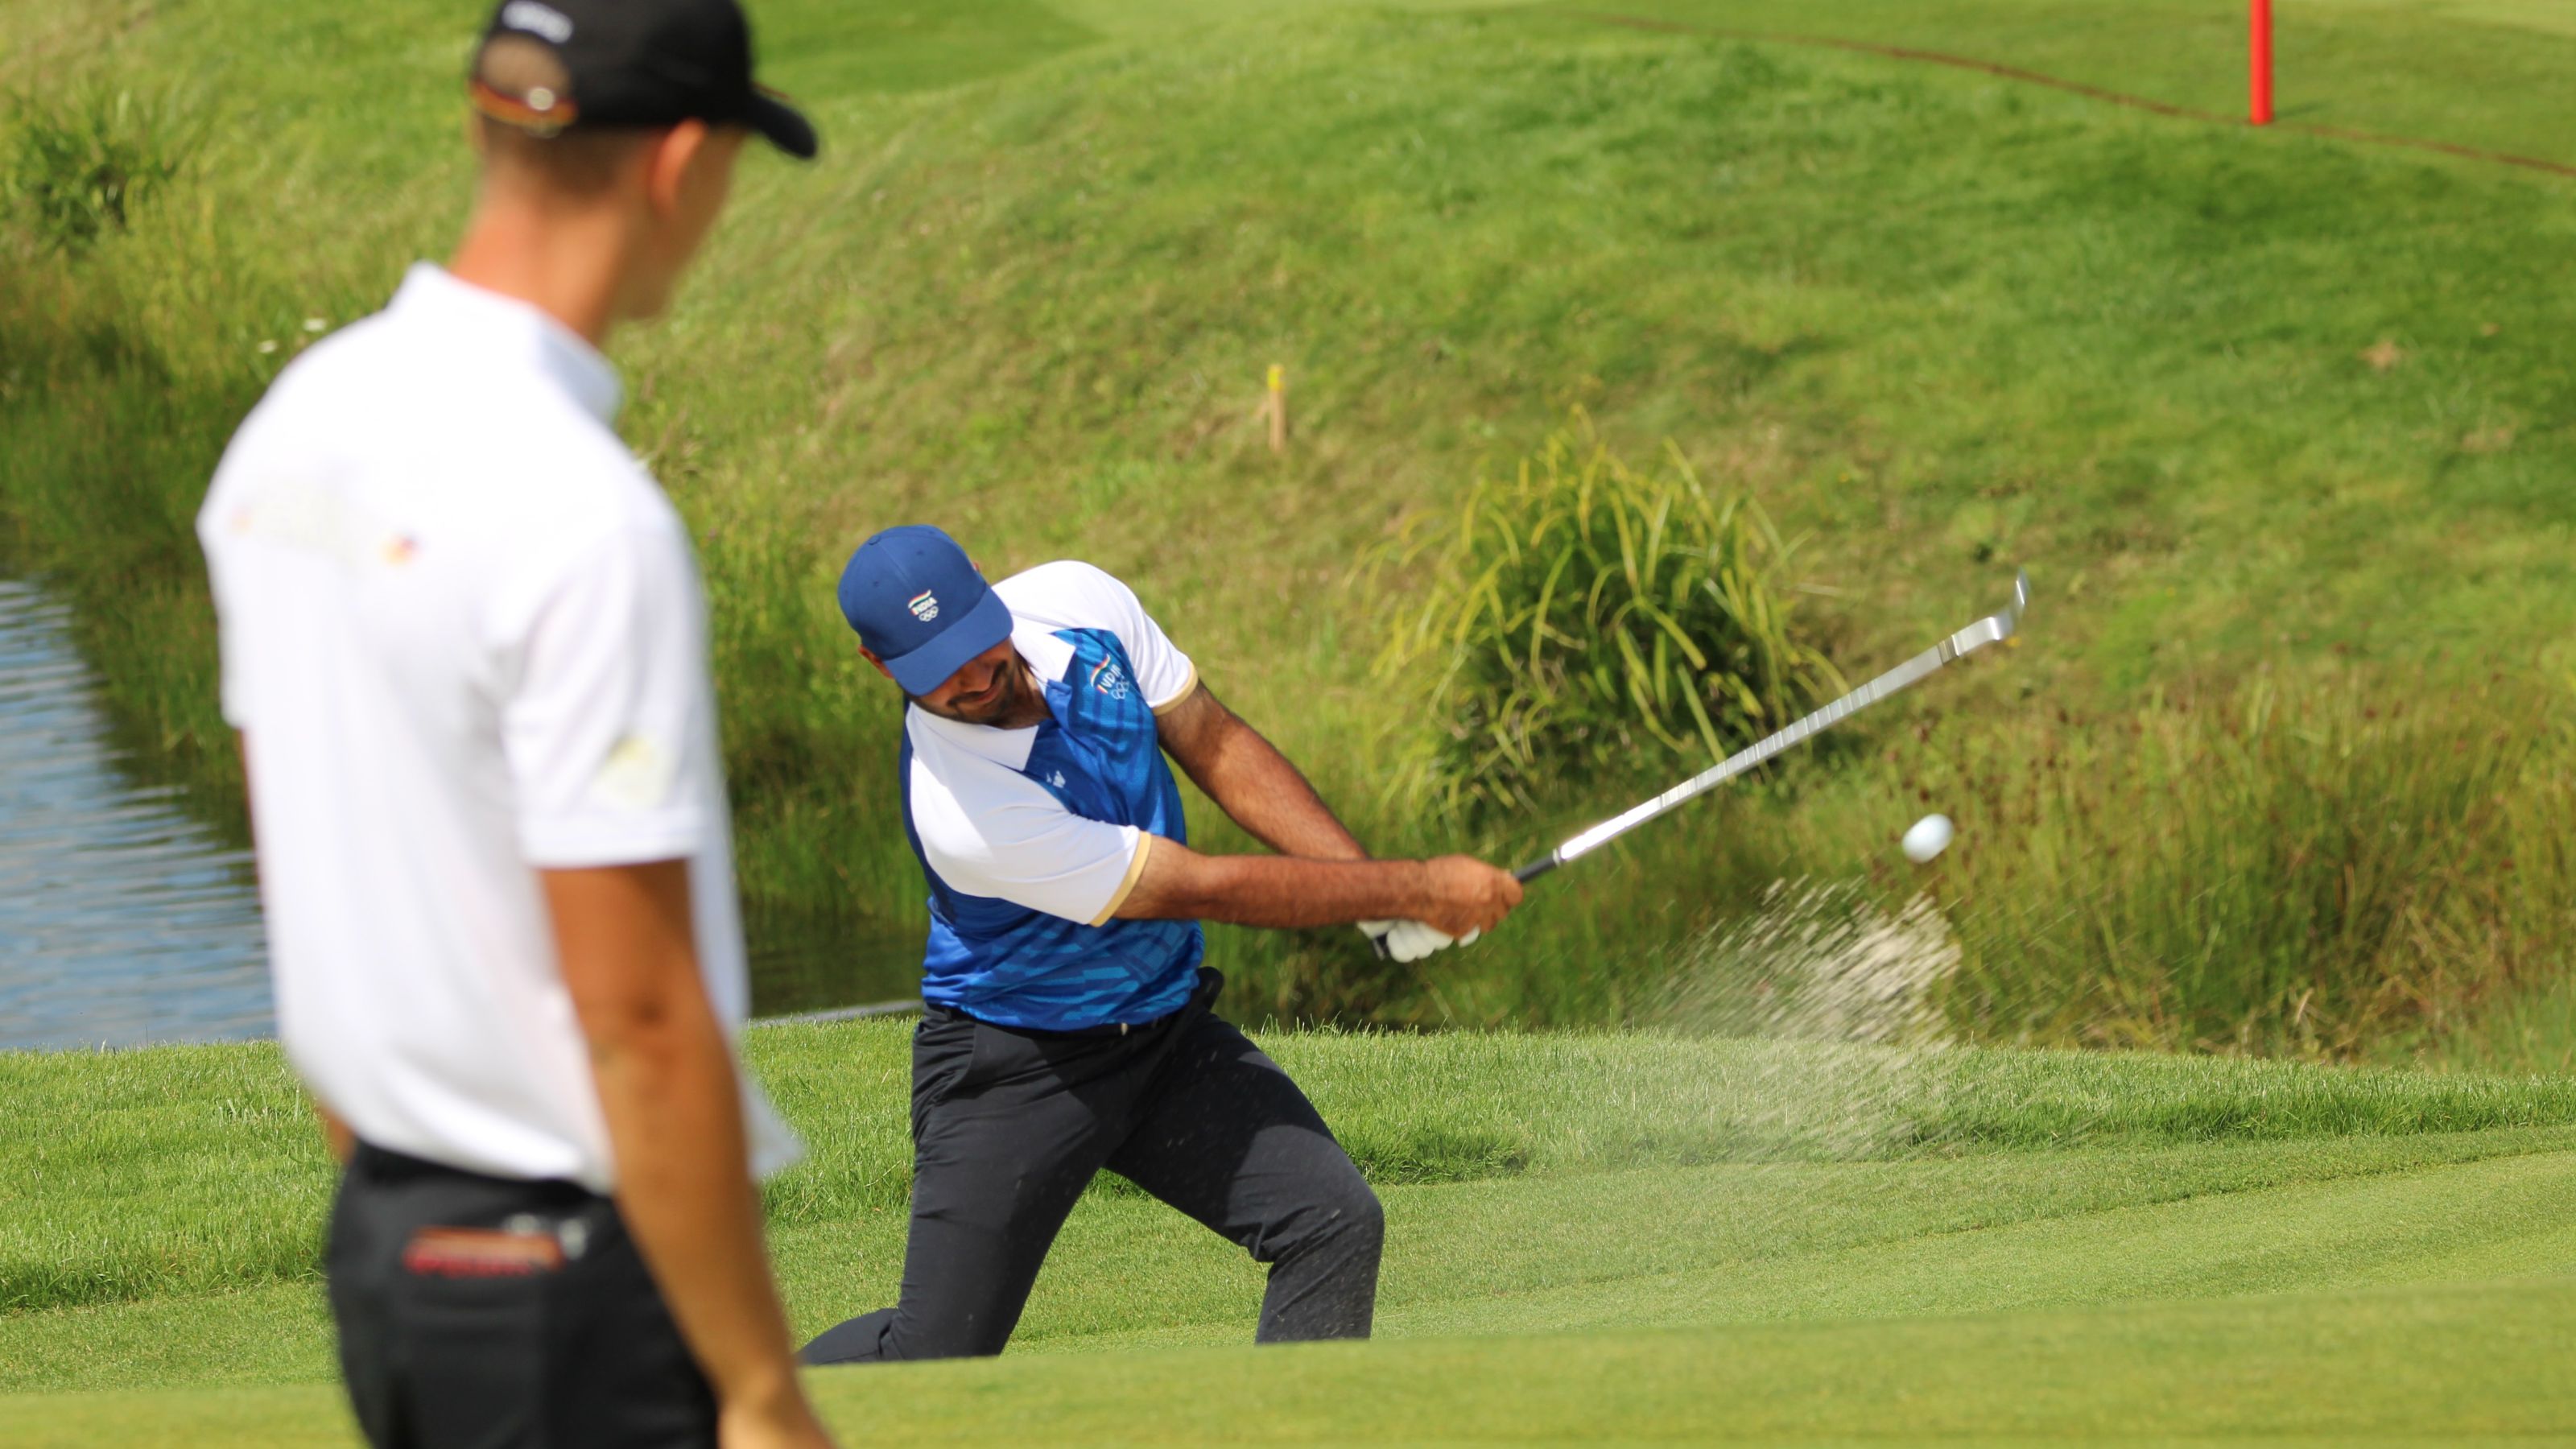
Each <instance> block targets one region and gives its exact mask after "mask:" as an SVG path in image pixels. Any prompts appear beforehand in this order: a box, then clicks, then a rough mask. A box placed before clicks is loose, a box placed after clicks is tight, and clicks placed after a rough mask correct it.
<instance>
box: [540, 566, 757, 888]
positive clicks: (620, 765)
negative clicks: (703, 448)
mask: <svg viewBox="0 0 2576 1449" xmlns="http://www.w3.org/2000/svg"><path fill="white" fill-rule="evenodd" d="M714 715H715V697H714V690H713V688H712V686H711V685H710V684H709V682H708V679H707V659H706V608H705V603H704V601H703V599H702V597H701V595H700V593H699V589H698V578H697V569H696V566H695V565H694V564H693V563H692V562H691V561H690V558H689V551H688V544H687V542H686V541H685V540H684V539H683V538H682V537H681V536H680V534H679V532H678V530H677V528H676V527H675V526H667V525H663V524H659V523H634V524H629V525H627V526H625V527H622V528H619V529H616V530H615V531H613V532H611V533H609V534H607V535H606V536H604V537H603V538H601V539H600V540H598V541H597V542H596V543H594V544H592V545H591V546H590V547H588V548H587V549H585V550H583V551H582V552H580V553H579V554H577V555H575V556H574V557H573V558H572V559H571V561H570V562H569V563H568V564H567V565H566V566H565V567H564V568H563V570H562V572H561V573H560V574H559V576H558V577H557V578H556V579H555V580H554V583H553V587H552V588H551V589H550V590H549V591H548V592H547V593H546V594H545V595H544V597H543V600H542V602H540V603H539V605H538V606H537V609H536V612H535V614H534V615H533V616H532V618H531V619H530V622H529V623H528V625H527V628H526V633H525V635H524V638H523V640H522V643H521V646H520V650H519V668H518V670H517V677H516V679H515V680H514V681H513V682H512V684H511V686H510V695H509V697H508V699H507V700H506V701H505V702H504V704H503V707H502V721H501V729H502V746H503V749H504V750H505V751H506V752H507V754H508V756H509V762H510V775H511V780H512V783H513V785H514V786H515V788H516V801H515V804H516V811H517V816H518V827H519V843H520V848H521V849H522V850H523V851H525V852H526V855H527V858H528V861H529V863H530V864H532V865H535V866H537V867H539V868H541V869H549V868H550V869H579V868H582V867H585V866H603V865H635V864H640V863H643V862H646V861H655V860H674V859H678V858H680V857H682V856H687V855H693V854H695V853H696V852H698V851H699V850H701V849H703V848H705V847H706V846H707V845H708V844H709V843H711V840H712V839H713V837H714V835H715V833H716V832H717V831H719V830H721V829H722V828H723V822H722V821H720V820H715V819H711V818H709V811H710V804H709V802H707V801H705V800H703V799H701V798H699V795H700V792H698V791H696V790H694V789H692V788H690V782H691V781H692V780H694V779H697V778H701V775H700V772H701V771H703V770H705V769H706V768H708V767H709V765H710V763H711V762H710V761H709V760H707V759H704V758H702V756H707V755H711V754H712V753H713V752H714V751H715V749H716V728H715V718H714Z"/></svg>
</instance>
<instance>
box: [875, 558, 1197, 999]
mask: <svg viewBox="0 0 2576 1449" xmlns="http://www.w3.org/2000/svg"><path fill="white" fill-rule="evenodd" d="M993 591H994V592H995V593H997V594H999V595H1001V597H1002V599H1003V602H1005V603H1007V604H1009V605H1010V607H1011V614H1012V617H1013V619H1014V621H1015V626H1014V628H1013V630H1012V634H1011V638H1012V642H1013V643H1014V644H1015V645H1017V646H1018V648H1019V651H1020V655H1021V657H1022V658H1024V659H1026V660H1027V661H1028V662H1029V665H1030V667H1031V668H1032V669H1033V670H1035V672H1036V673H1037V676H1038V678H1039V679H1041V680H1043V681H1044V682H1045V686H1046V702H1047V718H1046V719H1045V720H1044V721H1043V722H1042V723H1040V724H1038V725H1037V726H1035V727H1034V728H1030V729H1021V730H999V729H992V728H988V727H986V726H981V725H968V724H960V723H958V722H956V721H954V720H946V719H941V718H939V717H938V716H936V715H932V714H928V713H926V712H924V711H922V710H919V709H912V710H907V711H906V712H905V716H904V740H903V751H902V768H903V797H904V831H905V834H906V836H907V837H908V838H909V839H910V840H911V842H912V847H913V851H914V854H915V855H917V856H918V857H919V858H920V860H921V866H922V874H923V876H924V877H925V878H926V879H927V880H928V882H929V885H930V942H929V946H928V949H927V950H926V952H925V953H924V958H923V963H922V998H923V999H924V1000H926V1001H931V1002H936V1003H939V1004H941V1005H944V1006H951V1007H955V1008H956V1009H958V1010H960V1011H963V1012H965V1013H967V1014H968V1015H970V1016H974V1017H976V1018H978V1019H980V1020H983V1021H989V1022H993V1023H995V1024H997V1025H1002V1026H1015V1027H1027V1028H1032V1029H1036V1030H1041V1031H1071V1030H1077V1029H1080V1028H1085V1027H1093V1026H1100V1025H1104V1024H1107V1023H1111V1022H1131V1023H1133V1022H1145V1021H1151V1020H1153V1019H1155V1018H1157V1017H1160V1016H1164V1015H1168V1014H1169V1013H1171V1012H1173V1011H1177V1010H1179V1009H1180V1007H1181V1006H1182V1005H1183V1004H1184V1003H1186V1002H1187V1001H1188V999H1189V995H1190V992H1191V990H1192V988H1193V986H1194V985H1195V983H1196V981H1197V976H1198V965H1199V958H1200V957H1201V955H1202V954H1203V953H1204V950H1205V942H1204V938H1203V936H1202V934H1201V932H1200V929H1199V926H1198V923H1197V922H1195V921H1126V920H1118V919H1116V918H1115V913H1116V911H1117V909H1118V907H1119V906H1120V905H1121V904H1122V903H1124V901H1125V900H1126V897H1127V893H1128V891H1130V890H1131V889H1133V888H1134V886H1135V883H1136V878H1137V876H1138V875H1139V874H1141V873H1142V872H1143V870H1144V864H1145V859H1146V856H1147V854H1148V853H1149V852H1150V851H1151V850H1152V848H1153V845H1152V842H1153V840H1154V839H1155V838H1156V837H1160V838H1162V839H1166V840H1171V841H1175V842H1181V843H1186V842H1187V840H1188V838H1189V827H1188V823H1187V821H1185V820H1184V819H1183V818H1182V814H1181V793H1180V787H1179V786H1178V784H1177V783H1175V782H1174V780H1173V778H1172V771H1171V766H1170V765H1169V764H1168V763H1166V762H1165V760H1164V759H1163V751H1162V746H1161V744H1160V742H1159V739H1158V736H1157V735H1156V732H1155V722H1154V716H1155V713H1156V711H1157V710H1158V709H1168V708H1170V707H1171V706H1172V705H1175V704H1178V703H1180V702H1181V701H1182V700H1183V699H1185V698H1187V697H1188V696H1189V694H1190V692H1191V690H1193V689H1194V688H1196V687H1197V676H1196V673H1195V672H1194V671H1193V669H1192V668H1191V665H1190V661H1189V659H1188V658H1187V657H1186V656H1184V655H1183V654H1182V653H1181V652H1180V651H1179V650H1178V649H1175V648H1174V647H1172V643H1171V641H1170V640H1169V639H1167V638H1165V637H1164V635H1163V631H1162V629H1161V628H1160V627H1159V626H1157V625H1156V624H1155V623H1154V621H1153V620H1152V619H1151V618H1150V617H1148V616H1147V615H1146V613H1145V611H1144V608H1143V606H1142V605H1140V604H1139V603H1138V602H1137V601H1136V596H1135V594H1134V593H1132V592H1130V591H1129V590H1128V588H1127V586H1126V585H1124V584H1122V583H1120V582H1118V581H1117V580H1116V579H1114V578H1111V577H1110V576H1109V575H1107V574H1105V573H1102V572H1101V571H1100V570H1098V569H1096V568H1093V567H1091V566H1090V565H1088V564H1081V563H1054V564H1046V565H1043V566H1041V567H1039V568H1035V569H1031V570H1029V571H1028V572H1026V573H1023V574H1018V575H1015V576H1013V577H1011V578H1008V579H1004V580H1003V581H1002V582H1000V583H999V584H996V585H994V589H993Z"/></svg>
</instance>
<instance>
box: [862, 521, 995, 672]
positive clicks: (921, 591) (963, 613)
mask: <svg viewBox="0 0 2576 1449" xmlns="http://www.w3.org/2000/svg"><path fill="white" fill-rule="evenodd" d="M841 617H842V618H844V619H847V620H849V621H850V627H851V628H853V629H856V630H857V631H858V632H859V643H860V645H861V646H862V647H864V648H865V649H866V650H867V651H868V652H869V653H870V654H873V655H875V656H876V657H877V658H879V659H882V660H884V661H885V667H886V672H887V673H889V674H892V675H893V676H894V682H895V683H897V684H899V685H901V686H903V692H904V693H906V694H928V693H930V692H931V691H932V690H934V689H937V688H938V687H939V686H941V685H943V684H945V683H947V682H948V676H950V675H952V674H955V673H956V672H957V671H958V670H960V669H963V668H964V667H966V661H967V660H970V659H972V658H974V657H975V656H976V655H978V654H981V653H983V652H984V651H985V650H987V649H990V648H992V647H993V646H994V645H996V644H999V643H1001V642H1002V641H1003V640H1005V639H1008V638H1010V637H1011V606H1010V605H1008V604H1005V603H1003V602H1002V596H1001V595H999V594H996V593H994V592H993V590H992V588H991V587H990V586H989V585H987V584H986V583H985V582H984V576H983V575H982V574H980V573H977V572H976V571H975V565H974V563H973V562H972V561H971V560H969V559H968V558H967V557H966V550H964V549H962V548H959V547H958V546H957V540H955V539H953V538H950V537H949V536H948V535H947V534H945V533H942V532H940V531H939V530H938V529H935V528H932V527H931V526H930V525H928V524H926V523H911V524H906V525H904V526H903V527H901V528H889V529H887V530H886V531H885V532H883V533H880V534H878V535H877V536H875V537H874V538H871V539H869V540H868V541H867V542H865V543H863V544H860V545H859V548H858V552H856V553H853V554H851V555H850V563H849V566H848V567H847V568H844V569H842V570H841Z"/></svg>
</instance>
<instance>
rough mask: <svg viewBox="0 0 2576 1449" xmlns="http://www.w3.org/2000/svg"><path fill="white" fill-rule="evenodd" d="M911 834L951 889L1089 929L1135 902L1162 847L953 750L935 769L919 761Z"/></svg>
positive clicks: (1030, 782) (914, 768)
mask: <svg viewBox="0 0 2576 1449" xmlns="http://www.w3.org/2000/svg"><path fill="white" fill-rule="evenodd" d="M912 828H913V831H914V833H915V834H917V835H919V836H920V837H921V853H922V855H923V856H924V857H925V858H927V859H928V861H929V862H930V868H931V869H932V870H934V871H936V872H938V874H939V878H940V879H941V880H943V881H945V882H947V883H948V887H949V889H951V890H955V891H960V892H963V893H965V894H967V895H970V896H990V897H992V898H994V899H996V900H1005V901H1009V902H1010V903H1012V904H1013V905H1018V906H1026V907H1028V908H1029V909H1030V910H1033V911H1044V912H1046V913H1047V914H1048V915H1050V916H1061V917H1063V918H1064V919H1066V920H1068V921H1080V922H1082V923H1083V924H1085V925H1091V926H1098V925H1103V924H1106V923H1107V922H1108V920H1109V918H1110V917H1111V916H1113V915H1115V914H1117V911H1118V908H1119V907H1120V906H1122V905H1125V904H1126V903H1127V893H1128V892H1129V891H1132V890H1134V889H1135V888H1136V878H1137V877H1138V876H1139V875H1142V874H1143V873H1144V870H1145V855H1146V852H1148V851H1149V850H1151V849H1152V848H1153V839H1154V838H1153V837H1152V836H1150V835H1147V834H1146V833H1145V832H1144V831H1142V830H1139V829H1137V828H1136V827H1135V826H1133V825H1112V824H1110V823H1109V822H1107V821H1105V820H1093V819H1090V818H1089V817H1087V816H1082V815H1076V814H1074V813H1073V812H1072V811H1070V810H1067V809H1066V808H1064V803H1063V802H1062V801H1060V800H1058V799H1056V798H1055V797H1054V796H1053V795H1050V794H1048V793H1047V792H1046V788H1045V787H1044V786H1042V785H1040V784H1038V782H1036V781H1035V780H1032V779H1030V778H1028V777H1027V776H1025V775H1022V774H1020V773H1019V772H1018V771H1015V770H1008V769H1004V768H1003V767H1002V766H1000V765H997V764H994V763H992V762H991V761H988V760H981V759H975V758H972V757H969V756H963V755H958V754H955V753H953V752H951V753H948V754H946V755H944V756H943V758H942V761H941V765H940V767H939V768H938V769H937V770H936V771H934V770H933V769H932V768H931V766H930V765H929V764H927V763H926V762H925V761H924V760H923V759H922V757H921V755H919V754H915V755H914V756H913V760H912Z"/></svg>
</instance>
